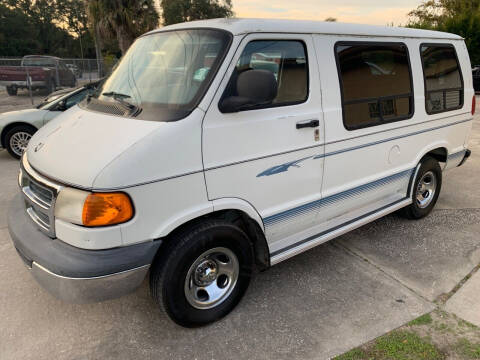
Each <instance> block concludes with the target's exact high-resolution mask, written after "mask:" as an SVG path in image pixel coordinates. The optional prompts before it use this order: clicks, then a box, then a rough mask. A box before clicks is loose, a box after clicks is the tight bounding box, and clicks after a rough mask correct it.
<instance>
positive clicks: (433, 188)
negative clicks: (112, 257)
mask: <svg viewBox="0 0 480 360" xmlns="http://www.w3.org/2000/svg"><path fill="white" fill-rule="evenodd" d="M441 188H442V169H441V168H440V165H439V164H438V161H437V160H435V159H434V158H432V157H430V156H427V157H424V158H423V159H422V160H421V161H420V169H419V170H418V173H417V176H416V177H415V179H414V184H413V191H412V203H411V204H410V205H409V206H407V207H405V208H403V209H402V210H403V211H402V213H403V215H404V216H405V217H407V218H408V219H421V218H423V217H425V216H427V215H428V214H429V213H430V212H431V211H432V209H433V208H434V206H435V204H436V203H437V199H438V196H439V195H440V190H441Z"/></svg>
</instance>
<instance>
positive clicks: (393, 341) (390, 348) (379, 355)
mask: <svg viewBox="0 0 480 360" xmlns="http://www.w3.org/2000/svg"><path fill="white" fill-rule="evenodd" d="M444 358H445V357H444V355H443V354H442V353H441V352H440V351H439V350H438V349H437V348H436V347H435V345H433V344H432V343H430V342H429V341H428V339H427V338H422V337H420V336H418V335H417V334H416V333H414V332H411V331H404V330H403V331H394V332H391V333H390V334H387V335H384V336H382V337H380V338H378V339H377V340H375V341H374V342H373V343H371V344H368V345H366V346H365V348H359V349H354V350H351V351H349V352H347V353H345V354H343V355H340V356H338V357H336V358H335V360H370V359H375V360H440V359H444Z"/></svg>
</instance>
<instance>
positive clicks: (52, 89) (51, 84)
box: [47, 79, 56, 95]
mask: <svg viewBox="0 0 480 360" xmlns="http://www.w3.org/2000/svg"><path fill="white" fill-rule="evenodd" d="M55 90H56V86H55V80H54V79H50V80H49V81H48V83H47V93H48V95H50V94H51V93H53V92H55Z"/></svg>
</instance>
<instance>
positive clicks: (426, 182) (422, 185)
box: [417, 171, 437, 209]
mask: <svg viewBox="0 0 480 360" xmlns="http://www.w3.org/2000/svg"><path fill="white" fill-rule="evenodd" d="M436 189H437V177H436V176H435V174H434V173H433V171H427V172H426V173H425V174H423V176H422V177H421V179H420V181H419V182H418V185H417V205H418V207H419V208H422V209H423V208H426V207H427V206H428V205H430V203H431V202H432V200H433V197H434V196H435V191H436Z"/></svg>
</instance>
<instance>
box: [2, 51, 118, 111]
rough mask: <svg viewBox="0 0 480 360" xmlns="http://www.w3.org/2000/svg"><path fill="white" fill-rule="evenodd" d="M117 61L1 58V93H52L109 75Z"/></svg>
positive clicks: (38, 57)
mask: <svg viewBox="0 0 480 360" xmlns="http://www.w3.org/2000/svg"><path fill="white" fill-rule="evenodd" d="M115 63H116V60H110V59H109V60H108V61H105V60H103V59H102V60H97V59H65V58H62V59H61V58H57V57H51V56H25V57H23V58H0V96H17V95H20V94H22V95H25V94H28V96H30V99H31V101H32V104H33V96H34V95H36V93H37V92H38V93H39V95H40V94H41V95H48V94H50V93H52V92H54V91H56V90H60V89H64V88H74V87H76V86H82V85H86V84H88V83H91V82H95V81H98V80H100V79H101V78H103V77H104V76H106V75H108V74H109V73H110V72H111V71H112V68H113V67H114V65H115Z"/></svg>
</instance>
